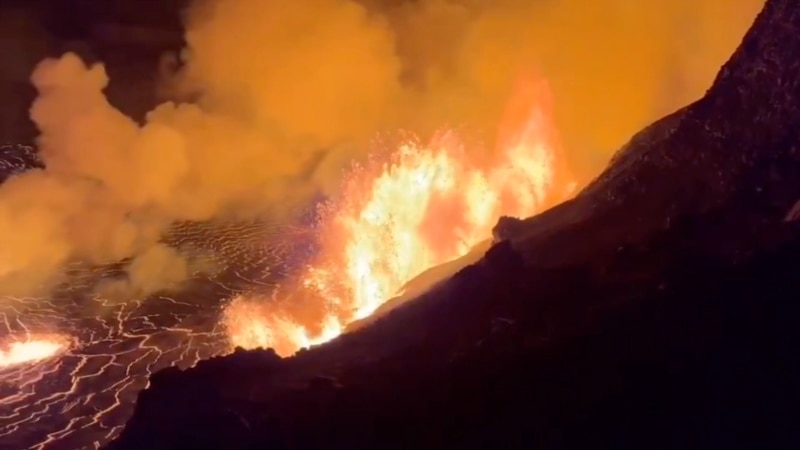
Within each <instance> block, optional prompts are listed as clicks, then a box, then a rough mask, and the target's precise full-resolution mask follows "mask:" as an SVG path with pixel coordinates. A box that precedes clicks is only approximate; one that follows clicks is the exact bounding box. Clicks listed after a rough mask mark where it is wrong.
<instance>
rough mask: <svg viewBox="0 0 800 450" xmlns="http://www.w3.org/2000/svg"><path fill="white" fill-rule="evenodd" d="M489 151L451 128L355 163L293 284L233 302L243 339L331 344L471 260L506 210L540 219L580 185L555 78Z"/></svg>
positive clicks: (234, 340) (228, 322)
mask: <svg viewBox="0 0 800 450" xmlns="http://www.w3.org/2000/svg"><path fill="white" fill-rule="evenodd" d="M477 153H479V152H476V151H475V149H473V148H468V146H467V145H466V144H465V142H464V141H463V140H462V139H461V138H460V137H459V135H458V134H457V133H456V132H454V131H452V130H447V131H443V132H440V133H439V134H438V135H436V136H435V137H434V138H433V139H432V140H431V141H430V142H429V143H427V144H422V143H420V142H419V140H418V139H409V140H407V141H406V142H405V143H404V144H402V145H400V146H399V147H397V148H396V149H395V150H394V151H390V152H383V153H381V154H380V155H378V156H374V157H373V158H371V159H370V160H369V161H368V162H367V163H366V164H364V165H360V166H356V167H354V168H353V169H352V170H351V171H350V172H349V174H348V175H347V177H346V178H345V182H344V184H343V186H342V189H341V192H340V195H339V197H337V198H336V199H333V200H331V201H329V202H327V203H325V204H323V205H321V207H320V209H319V212H318V216H317V218H318V221H319V225H318V229H319V230H320V231H319V240H320V247H321V250H320V252H319V254H318V256H317V257H316V258H315V259H314V260H313V261H312V263H311V264H309V265H308V266H307V267H306V268H305V270H304V271H303V272H302V273H301V274H300V276H299V278H298V279H297V280H295V282H294V283H292V286H291V287H287V288H286V289H284V290H279V291H276V292H275V293H274V294H273V298H271V299H260V298H253V297H238V298H235V299H233V300H232V301H231V303H230V304H229V305H228V306H227V307H226V309H225V311H224V313H223V323H224V324H225V326H226V328H227V332H228V336H229V339H230V342H231V345H232V346H233V347H237V346H238V347H243V348H258V347H263V348H267V347H272V348H274V349H275V351H276V352H277V353H278V354H280V355H291V354H293V353H294V352H296V351H297V350H298V349H300V348H303V347H307V346H310V345H315V344H319V343H322V342H325V341H328V340H330V339H332V338H334V337H336V336H338V335H339V334H340V333H341V332H342V330H343V329H344V327H345V326H346V325H347V324H349V323H351V322H352V321H354V320H359V319H362V318H364V317H367V316H369V315H370V314H372V313H373V312H374V311H375V310H376V309H377V308H378V307H379V306H380V305H381V304H382V303H383V302H385V301H387V300H388V299H390V298H392V297H393V296H395V295H397V294H398V293H399V291H400V290H401V288H402V287H403V285H404V284H405V283H406V282H408V281H409V280H411V279H412V278H413V277H415V276H417V275H419V274H420V273H422V272H423V271H425V270H427V269H429V268H430V267H433V266H436V265H439V264H443V263H446V262H448V261H451V260H454V259H456V258H458V257H461V256H463V255H465V254H466V253H467V252H468V251H469V250H470V249H471V248H472V247H473V246H475V245H476V244H478V243H479V242H481V241H482V240H485V239H487V238H488V237H489V236H490V235H491V229H492V227H493V226H494V224H495V223H496V221H497V219H498V218H499V217H500V216H502V215H508V216H529V215H532V214H535V213H536V212H538V211H541V210H542V209H543V208H544V207H546V206H549V205H552V204H554V203H556V202H558V201H561V200H563V199H565V198H566V196H568V195H570V194H571V192H572V190H574V187H575V185H574V183H571V182H569V180H568V178H567V176H568V175H567V171H566V170H565V167H564V166H563V163H562V161H561V160H560V158H559V157H560V151H559V144H558V139H557V134H556V132H555V127H554V124H553V121H552V115H551V102H550V96H549V90H548V88H547V85H546V84H545V83H544V82H541V81H536V82H531V81H527V82H525V83H520V86H519V88H518V89H517V91H516V92H515V95H514V96H513V98H512V100H511V102H509V105H508V108H507V111H506V116H505V118H504V120H503V122H502V123H501V127H500V129H499V132H498V141H497V144H496V146H495V148H494V152H492V155H493V156H491V157H483V158H475V157H474V155H475V154H477ZM484 153H485V152H484Z"/></svg>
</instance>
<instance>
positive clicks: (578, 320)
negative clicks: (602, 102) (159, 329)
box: [109, 0, 800, 450]
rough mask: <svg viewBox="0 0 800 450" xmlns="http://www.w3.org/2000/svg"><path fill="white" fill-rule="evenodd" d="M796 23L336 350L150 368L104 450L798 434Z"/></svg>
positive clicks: (781, 18)
mask: <svg viewBox="0 0 800 450" xmlns="http://www.w3.org/2000/svg"><path fill="white" fill-rule="evenodd" d="M798 31H800V3H798V2H796V1H794V0H768V1H767V3H766V5H765V7H764V10H763V12H762V13H761V14H760V15H759V17H758V18H757V20H756V22H755V23H754V25H753V27H752V28H751V30H750V31H749V32H748V34H747V36H746V37H745V38H744V40H743V42H742V45H741V46H740V47H739V49H738V50H737V51H736V53H735V54H734V55H733V57H732V58H731V60H730V61H729V62H728V63H727V64H726V65H725V66H724V67H723V68H722V70H721V72H720V74H719V76H718V77H717V79H716V80H715V82H714V84H713V86H712V87H711V89H710V90H709V91H708V93H707V95H706V96H705V97H704V98H702V99H701V100H699V101H697V102H695V103H693V104H691V105H689V106H687V107H685V108H683V109H681V110H680V111H677V112H676V113H674V114H673V115H670V116H668V117H666V118H664V119H662V120H660V121H658V122H656V123H654V124H653V125H652V126H650V127H648V128H647V129H645V130H643V131H642V132H641V133H639V134H637V135H636V136H635V137H634V138H633V139H632V140H631V141H630V142H629V143H628V145H627V146H626V147H625V148H624V149H622V150H621V151H620V153H619V154H618V156H617V157H616V158H615V160H614V161H613V163H612V164H611V165H610V167H609V168H608V170H606V171H605V172H604V173H603V174H602V175H601V176H600V177H599V178H598V179H597V180H596V181H595V182H594V183H592V184H591V185H589V186H588V187H587V188H586V189H585V190H584V191H583V192H581V193H580V194H579V195H578V196H577V197H576V198H575V199H573V200H571V201H569V202H566V203H564V204H563V205H560V206H558V207H555V208H553V209H551V210H549V211H546V212H545V213H543V214H541V215H539V216H536V217H533V218H530V219H526V220H521V221H517V220H503V221H501V222H500V224H499V226H498V227H497V229H496V230H495V239H496V240H497V241H498V242H499V243H498V244H496V245H495V246H493V247H492V249H490V250H489V252H488V253H487V254H486V256H485V257H484V258H483V259H481V260H480V261H478V262H477V263H475V264H473V265H471V266H469V267H467V268H465V269H463V270H461V271H460V272H458V273H457V274H456V275H454V276H453V277H452V278H451V279H450V280H449V281H448V282H446V283H443V284H441V285H439V286H438V287H437V288H436V289H434V290H432V291H430V292H428V293H426V294H424V295H422V296H420V297H419V298H418V299H416V300H414V301H410V302H406V303H405V304H403V305H402V306H400V307H398V308H396V309H395V310H393V311H391V312H390V313H388V314H385V315H384V316H383V317H382V318H380V319H379V320H377V321H376V322H374V323H373V324H371V326H366V327H363V328H362V329H360V330H358V331H356V332H353V333H351V334H348V335H345V336H343V337H341V338H340V339H337V340H336V341H334V342H331V343H330V344H329V345H325V346H322V347H319V348H315V349H312V350H310V351H305V352H302V353H301V354H299V355H297V356H296V357H294V358H290V359H286V360H278V359H276V358H275V357H274V355H270V354H267V353H265V352H246V353H239V354H237V355H232V356H230V357H227V358H220V359H218V360H214V361H209V362H206V363H203V364H201V365H199V366H198V367H197V368H195V369H193V370H189V371H186V372H183V373H181V372H178V371H170V372H169V373H165V374H163V375H160V376H158V377H155V378H154V379H153V382H152V387H151V388H150V389H148V390H147V391H145V392H144V393H143V394H142V395H141V397H140V398H141V399H140V403H139V405H138V407H137V412H136V414H135V415H134V417H133V419H132V420H131V422H130V424H129V425H128V427H127V428H126V430H125V431H124V432H123V434H122V435H121V437H120V438H119V439H118V440H117V441H115V442H114V443H113V444H111V445H110V446H109V448H110V449H114V450H122V449H149V450H156V449H171V448H195V447H197V448H200V447H202V448H226V449H245V448H407V447H423V448H434V447H435V448H442V447H447V448H494V447H497V448H503V447H506V448H520V447H524V448H536V447H539V448H615V449H626V448H631V449H638V448H649V449H657V448H671V449H672V448H674V449H679V448H680V449H685V448H729V449H738V448H741V449H745V448H747V449H749V448H797V447H798V445H800V432H799V431H798V429H797V427H796V426H795V425H794V419H793V418H792V417H793V415H792V413H791V411H792V409H793V408H794V405H796V404H797V400H799V399H800V388H798V382H797V380H798V379H800V367H798V364H797V362H796V351H795V348H796V342H798V339H799V338H800V331H798V327H797V326H796V324H797V321H798V319H800V304H798V303H797V302H796V297H797V295H798V294H800V281H797V278H796V276H795V274H796V273H797V271H798V270H800V258H798V255H800V229H798V226H797V224H796V223H794V222H785V221H784V220H783V219H784V217H785V216H786V214H787V211H788V210H789V209H790V207H791V206H792V205H793V204H794V203H795V201H796V200H797V199H798V198H800V155H798V153H797V150H798V146H800V128H798V127H797V125H798V124H800V102H799V101H798V100H800V60H798V59H797V58H796V55H797V54H800V32H798ZM243 361H248V363H247V364H244V363H243ZM188 387H191V388H188ZM204 399H208V400H207V401H203V400H204ZM164 411H166V412H164Z"/></svg>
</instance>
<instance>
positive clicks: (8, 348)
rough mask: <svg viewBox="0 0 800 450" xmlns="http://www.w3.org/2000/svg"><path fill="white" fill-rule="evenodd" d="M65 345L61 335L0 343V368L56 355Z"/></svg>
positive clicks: (65, 342)
mask: <svg viewBox="0 0 800 450" xmlns="http://www.w3.org/2000/svg"><path fill="white" fill-rule="evenodd" d="M66 347H67V341H66V339H64V338H62V337H53V336H50V337H32V338H29V339H26V340H24V341H13V342H8V343H5V344H0V369H3V368H6V367H11V366H17V365H21V364H29V363H34V362H37V361H41V360H44V359H47V358H51V357H53V356H56V355H58V354H59V353H61V352H62V351H63V350H64V349H66Z"/></svg>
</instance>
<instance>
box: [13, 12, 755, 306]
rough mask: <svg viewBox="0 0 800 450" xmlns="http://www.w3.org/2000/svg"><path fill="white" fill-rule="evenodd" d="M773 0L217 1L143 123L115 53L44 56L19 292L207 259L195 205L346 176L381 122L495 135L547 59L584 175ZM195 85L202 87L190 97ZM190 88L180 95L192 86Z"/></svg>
mask: <svg viewBox="0 0 800 450" xmlns="http://www.w3.org/2000/svg"><path fill="white" fill-rule="evenodd" d="M761 5H763V0H734V1H730V0H728V1H723V0H705V1H701V2H690V1H688V0H672V1H668V0H653V1H650V2H629V1H624V0H603V1H590V0H539V1H523V0H494V1H492V2H483V1H477V0H474V1H472V0H462V1H456V0H451V1H445V0H424V1H417V2H378V1H371V2H367V1H365V2H362V3H356V2H354V1H350V0H310V1H302V2H300V1H296V0H271V1H252V0H205V1H199V2H195V3H194V4H193V6H192V7H191V8H189V10H188V11H187V14H186V41H187V48H186V49H185V50H184V52H183V53H182V55H181V59H182V61H183V66H182V68H181V69H180V71H179V72H177V73H174V74H172V75H171V76H170V79H169V80H168V83H166V86H167V87H168V88H169V89H168V91H169V92H171V94H172V96H173V98H175V99H176V101H174V102H167V103H164V104H162V105H160V106H158V107H157V108H155V109H154V110H153V111H151V112H150V113H149V114H148V116H147V118H146V121H145V123H144V124H139V123H136V122H135V121H134V120H133V119H131V118H129V117H127V116H126V115H124V114H123V113H122V112H120V111H119V110H117V109H116V108H114V107H113V106H112V105H111V104H110V103H109V102H108V100H107V99H106V97H105V95H104V92H103V91H104V89H105V87H106V85H107V83H108V77H107V75H106V73H105V70H104V68H103V66H102V65H91V66H88V65H86V64H85V63H84V62H83V61H81V60H80V59H79V58H78V57H77V56H75V55H73V54H67V55H64V56H63V57H61V58H59V59H48V60H46V61H43V62H41V63H40V64H39V65H38V67H37V68H36V70H35V71H34V73H33V75H32V77H31V81H32V83H33V84H34V86H35V87H36V89H37V90H38V93H39V95H38V97H37V99H36V101H35V102H34V104H33V105H32V107H31V112H30V114H31V118H32V119H33V121H34V122H35V124H36V125H37V127H38V129H39V130H40V137H39V139H38V146H39V149H40V153H41V156H42V159H43V160H44V162H45V164H46V167H47V168H46V169H45V170H32V171H29V172H27V173H25V174H22V175H19V176H16V177H13V178H12V179H10V180H9V181H8V182H6V183H5V184H3V185H2V186H0V236H2V238H0V239H2V241H3V245H2V247H0V292H2V293H3V294H17V293H25V294H28V293H31V292H34V291H36V290H42V289H44V290H46V289H47V288H48V287H49V286H51V285H52V283H54V282H57V281H58V277H57V275H58V274H59V273H61V271H60V268H62V267H63V265H64V264H65V263H67V262H69V261H72V260H81V261H84V262H89V263H91V264H107V263H113V262H117V261H121V260H127V259H130V260H131V261H132V262H131V263H130V264H129V275H130V276H129V277H128V280H127V281H126V282H125V283H126V284H125V285H124V286H110V287H109V286H105V288H106V289H111V290H114V291H119V290H123V291H125V292H140V293H141V292H153V291H155V290H158V289H159V288H161V287H163V286H166V285H174V284H175V283H178V282H179V281H180V280H181V279H182V278H184V277H185V276H186V274H187V273H190V272H192V270H191V268H189V267H188V266H187V264H188V263H187V262H186V261H185V258H183V257H182V256H181V255H180V254H179V253H177V252H175V251H174V250H171V249H168V248H165V247H164V246H163V244H161V243H160V238H161V236H162V234H163V233H164V231H165V230H167V229H168V227H169V226H170V224H172V223H174V222H176V221H205V220H211V219H219V218H227V217H237V218H246V217H252V216H257V215H260V214H264V213H270V214H275V213H276V208H277V209H278V210H279V212H280V210H283V209H286V207H287V206H289V205H296V204H302V203H303V202H305V201H307V199H308V198H309V197H310V195H311V194H313V193H315V192H319V191H323V192H328V193H333V192H335V189H336V186H337V184H338V182H339V179H340V177H341V174H342V168H343V167H344V166H345V165H346V164H347V163H349V162H350V161H352V160H357V159H359V158H363V157H364V156H365V155H366V153H367V151H368V150H369V145H368V144H369V142H370V139H372V138H373V137H374V136H375V133H378V132H383V131H392V130H396V129H398V128H406V129H410V130H414V131H417V132H419V133H422V134H425V133H430V132H433V131H434V130H435V129H437V128H439V127H441V126H444V125H448V124H452V125H465V126H468V127H470V128H472V129H475V130H485V132H486V133H487V134H488V135H489V139H491V133H492V130H494V129H496V125H497V121H498V119H499V117H500V115H501V112H502V110H503V107H504V106H505V104H506V102H507V100H508V98H509V95H511V93H512V88H513V86H514V85H515V83H516V82H517V81H518V79H519V77H520V76H523V75H525V74H529V73H535V74H539V75H542V76H544V77H545V78H547V79H548V80H549V82H550V85H551V86H552V88H553V91H554V98H555V104H556V107H557V110H556V116H557V117H556V119H557V122H558V124H559V128H560V131H561V135H562V137H563V140H564V143H565V147H566V152H567V155H568V157H569V159H570V163H571V164H572V165H573V166H574V168H575V169H576V171H577V172H578V174H579V175H581V176H583V177H584V178H586V177H588V176H590V175H591V174H593V173H596V171H597V170H599V169H600V168H601V167H602V165H603V164H604V163H605V162H606V160H607V158H608V157H609V156H610V153H611V151H612V150H613V149H615V148H616V147H618V146H619V145H620V144H622V143H623V142H624V140H625V139H626V138H627V136H629V135H631V134H632V133H633V132H635V131H636V130H637V129H638V128H639V127H641V126H643V125H645V124H646V123H647V122H649V121H652V120H654V119H656V118H657V117H658V116H660V115H662V114H664V113H666V112H669V111H670V110H672V109H675V108H677V107H679V106H681V105H683V104H685V103H686V102H688V101H691V100H692V99H694V98H697V97H699V96H700V95H701V94H702V93H703V91H704V90H705V89H706V87H707V86H708V85H709V84H710V82H711V80H712V78H713V76H714V74H715V73H716V71H717V70H718V68H719V66H720V65H721V64H722V63H723V61H724V59H725V57H726V56H727V55H728V54H729V53H730V52H731V51H732V50H733V48H734V47H735V46H736V45H737V44H738V42H739V41H740V39H741V37H742V34H743V33H744V31H745V29H746V28H747V26H748V25H749V24H750V23H751V22H752V20H753V18H754V17H755V14H756V12H757V11H758V9H759V8H760V6H761ZM187 99H191V101H187ZM179 100H180V101H179Z"/></svg>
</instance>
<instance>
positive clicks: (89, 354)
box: [0, 222, 304, 450]
mask: <svg viewBox="0 0 800 450" xmlns="http://www.w3.org/2000/svg"><path fill="white" fill-rule="evenodd" d="M300 231H302V230H296V231H295V230H292V229H289V228H285V227H272V226H271V225H270V224H265V223H263V222H253V223H237V224H230V225H228V224H193V225H191V226H190V225H186V226H178V227H176V229H175V230H173V232H172V233H171V236H170V237H169V242H170V244H171V245H174V246H175V247H177V248H181V249H182V251H183V252H184V253H185V254H187V255H195V257H202V258H206V257H207V258H209V259H210V261H209V263H210V264H211V265H213V266H220V267H223V268H224V269H225V270H223V271H222V272H221V273H219V274H218V275H217V276H214V277H211V278H209V277H202V276H199V275H198V276H197V277H196V279H194V280H193V281H191V282H189V283H187V284H186V285H183V286H181V289H179V290H177V291H175V292H170V293H162V294H160V295H155V296H152V297H150V298H146V299H145V298H132V299H128V300H126V301H124V302H120V301H116V302H112V301H109V300H107V299H104V298H102V297H100V296H98V295H96V294H94V293H92V291H91V289H88V288H90V287H91V286H92V285H93V283H95V282H96V281H97V280H98V279H103V278H106V277H109V276H113V268H97V269H96V270H94V269H93V270H91V271H89V272H87V273H83V270H84V269H81V267H80V266H76V267H67V268H66V269H65V270H69V271H71V272H76V271H79V270H81V271H82V272H81V273H83V275H81V276H80V277H79V278H77V279H71V282H70V283H67V286H66V287H65V289H66V290H64V291H62V290H59V291H57V292H54V293H53V294H52V295H49V296H47V297H9V296H4V295H2V294H0V350H1V351H3V352H5V353H3V354H2V356H0V361H4V363H0V449H7V448H8V449H15V450H16V449H20V450H21V449H37V450H61V449H64V450H78V449H81V450H83V449H97V448H101V447H102V446H103V445H105V444H106V443H108V441H109V440H111V439H113V438H114V437H115V436H116V435H117V434H118V433H119V432H120V431H121V430H122V427H123V426H124V424H125V422H126V421H127V420H128V418H129V417H130V415H131V414H132V412H133V407H134V405H135V402H136V397H137V396H138V395H139V392H140V391H141V390H142V389H144V388H146V387H147V385H148V379H149V377H150V376H151V375H152V374H153V373H155V372H157V371H159V370H161V369H164V368H167V367H171V366H177V367H180V368H182V369H185V368H189V367H192V366H194V365H195V364H196V363H197V362H198V361H200V360H203V359H208V358H211V357H214V356H218V355H221V354H224V353H225V352H226V350H227V347H228V345H227V339H226V336H225V334H224V333H223V330H222V329H221V328H220V327H219V324H218V317H219V302H220V299H224V298H229V297H230V296H232V295H235V293H237V292H241V291H242V290H247V289H250V288H251V287H252V286H263V285H265V284H269V283H274V281H273V280H274V279H275V278H282V277H283V276H284V275H283V274H282V273H275V271H273V270H272V269H273V268H275V267H277V266H278V265H279V263H280V262H281V261H285V260H286V259H287V257H288V256H289V255H291V254H292V252H294V249H293V248H292V247H291V246H292V245H294V243H295V242H297V241H299V240H301V238H302V236H298V232H300ZM302 232H304V231H302ZM50 330H58V332H59V333H60V334H61V335H63V336H69V338H68V339H65V338H62V337H60V336H59V335H52V334H48V333H49V332H50ZM13 337H18V339H19V341H22V342H27V344H25V345H14V344H12V342H14V340H13ZM36 341H44V342H43V343H42V344H35V342H36ZM47 342H50V343H51V344H50V345H47V344H46V343H47ZM53 342H60V343H61V344H62V345H63V346H62V347H59V348H58V350H56V347H55V346H54V345H53ZM31 351H35V353H31ZM52 351H56V352H57V355H53V356H54V357H49V358H44V359H41V358H40V357H42V356H45V355H47V354H51V353H50V352H52ZM37 358H38V359H37ZM34 359H37V360H36V361H34ZM23 360H27V361H28V362H26V363H23V362H22V361H23ZM11 362H18V363H17V364H10V363H11ZM5 363H9V364H6V365H5V367H2V366H3V364H5Z"/></svg>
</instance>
